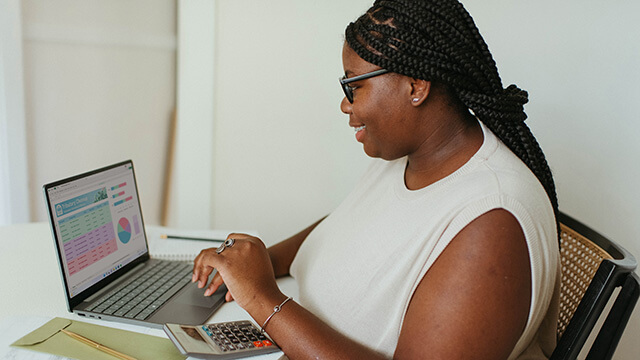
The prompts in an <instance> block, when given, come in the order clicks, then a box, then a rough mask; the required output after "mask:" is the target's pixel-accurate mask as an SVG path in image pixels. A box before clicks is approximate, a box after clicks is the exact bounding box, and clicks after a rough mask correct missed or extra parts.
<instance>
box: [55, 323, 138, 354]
mask: <svg viewBox="0 0 640 360" xmlns="http://www.w3.org/2000/svg"><path fill="white" fill-rule="evenodd" d="M60 331H62V332H63V333H65V334H67V335H69V336H71V337H72V338H74V339H76V340H78V341H80V342H82V343H85V344H87V345H89V346H91V347H94V348H96V349H98V350H100V351H102V352H105V353H107V354H109V355H111V356H115V357H117V358H118V359H122V360H136V358H134V357H131V356H129V355H125V354H123V353H121V352H119V351H115V350H113V349H111V348H108V347H106V346H104V345H102V344H99V343H97V342H95V341H93V340H91V339H87V338H86V337H84V336H82V335H78V334H76V333H74V332H71V331H69V330H65V329H61V330H60Z"/></svg>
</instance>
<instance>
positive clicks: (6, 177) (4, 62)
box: [0, 0, 29, 225]
mask: <svg viewBox="0 0 640 360" xmlns="http://www.w3.org/2000/svg"><path fill="white" fill-rule="evenodd" d="M22 74H23V71H22V21H21V11H20V1H19V0H0V225H5V224H11V223H23V222H28V221H29V201H28V198H29V197H28V189H27V181H28V172H27V152H26V149H27V145H26V126H25V114H24V81H23V75H22Z"/></svg>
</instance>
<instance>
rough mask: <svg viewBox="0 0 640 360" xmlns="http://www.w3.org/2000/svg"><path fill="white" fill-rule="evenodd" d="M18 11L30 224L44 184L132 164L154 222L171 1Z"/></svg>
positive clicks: (38, 214)
mask: <svg viewBox="0 0 640 360" xmlns="http://www.w3.org/2000/svg"><path fill="white" fill-rule="evenodd" d="M22 6H23V9H22V10H23V27H24V71H25V89H26V118H27V144H28V160H29V173H30V184H29V194H30V205H31V213H32V219H33V220H40V221H42V220H45V207H44V203H43V200H42V191H41V188H42V185H43V184H44V183H46V182H49V181H53V180H58V179H60V178H62V177H66V176H70V175H74V174H76V173H79V172H83V171H87V170H90V169H93V168H96V167H99V166H104V165H108V164H111V163H113V162H117V161H120V160H125V159H129V158H132V159H133V161H134V164H135V165H136V171H137V177H138V188H139V191H140V194H141V201H142V204H143V209H144V214H145V219H146V220H147V221H148V222H150V223H159V218H160V205H161V195H162V185H163V183H162V179H163V178H164V176H163V173H164V165H165V158H166V144H167V137H168V128H169V120H170V117H171V116H172V110H173V108H174V106H175V50H176V38H175V31H176V30H175V17H176V14H175V1H174V0H162V1H160V0H133V1H132V0H24V1H23V2H22ZM105 149H108V150H105Z"/></svg>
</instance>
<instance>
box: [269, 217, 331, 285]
mask: <svg viewBox="0 0 640 360" xmlns="http://www.w3.org/2000/svg"><path fill="white" fill-rule="evenodd" d="M322 220H324V218H322V219H320V220H318V221H316V222H315V223H314V224H312V225H311V226H309V227H307V228H306V229H304V230H302V231H300V232H299V233H297V234H295V235H293V236H292V237H290V238H288V239H286V240H283V241H281V242H279V243H277V244H275V245H273V246H271V247H269V249H267V251H268V252H269V258H270V259H271V264H272V265H273V271H274V273H275V276H276V277H280V276H286V275H289V268H290V267H291V263H292V262H293V259H294V258H295V257H296V254H297V253H298V249H299V248H300V245H302V242H303V241H304V240H305V239H306V238H307V236H308V235H309V233H311V231H312V230H313V229H315V228H316V226H318V224H320V222H322Z"/></svg>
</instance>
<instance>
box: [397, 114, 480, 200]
mask: <svg viewBox="0 0 640 360" xmlns="http://www.w3.org/2000/svg"><path fill="white" fill-rule="evenodd" d="M439 114H441V115H440V116H433V114H432V115H430V120H429V122H430V123H431V124H435V128H434V129H431V131H429V135H428V136H427V137H426V138H425V139H424V141H423V143H422V144H421V146H420V147H419V148H418V150H417V151H415V152H413V153H411V154H409V155H408V162H407V168H406V170H405V184H406V186H407V188H408V189H410V190H417V189H421V188H424V187H426V186H428V185H431V184H433V183H435V182H436V181H438V180H441V179H443V178H445V177H447V176H449V175H451V174H452V173H453V172H455V171H456V170H458V169H459V168H460V167H462V166H463V165H464V164H465V163H466V162H467V161H469V159H471V157H472V156H473V155H474V154H475V153H476V152H477V151H478V149H480V146H482V142H483V135H482V129H481V128H480V125H479V124H478V120H477V119H476V118H475V117H474V116H473V115H471V114H469V113H468V112H467V111H466V110H465V111H464V112H451V111H447V112H439Z"/></svg>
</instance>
